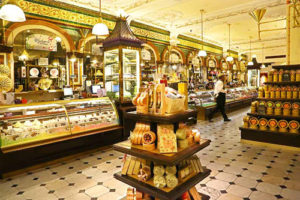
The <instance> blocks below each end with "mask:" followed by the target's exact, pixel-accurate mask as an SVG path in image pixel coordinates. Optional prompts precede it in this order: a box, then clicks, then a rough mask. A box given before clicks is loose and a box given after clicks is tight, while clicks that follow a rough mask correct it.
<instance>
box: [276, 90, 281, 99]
mask: <svg viewBox="0 0 300 200" xmlns="http://www.w3.org/2000/svg"><path fill="white" fill-rule="evenodd" d="M280 97H281V89H280V87H277V88H276V92H275V98H276V99H280Z"/></svg>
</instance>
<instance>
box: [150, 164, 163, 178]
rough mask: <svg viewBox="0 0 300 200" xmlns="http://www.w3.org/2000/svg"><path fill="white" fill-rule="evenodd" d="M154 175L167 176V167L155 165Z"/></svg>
mask: <svg viewBox="0 0 300 200" xmlns="http://www.w3.org/2000/svg"><path fill="white" fill-rule="evenodd" d="M153 174H154V175H156V176H163V175H164V174H165V167H164V166H163V165H155V166H154V168H153Z"/></svg>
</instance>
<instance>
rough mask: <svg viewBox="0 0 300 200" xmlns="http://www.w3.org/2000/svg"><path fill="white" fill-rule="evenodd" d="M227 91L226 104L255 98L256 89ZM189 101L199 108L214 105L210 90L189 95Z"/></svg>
mask: <svg viewBox="0 0 300 200" xmlns="http://www.w3.org/2000/svg"><path fill="white" fill-rule="evenodd" d="M227 91H228V92H227V94H226V102H232V101H238V100H242V99H248V98H255V97H256V96H257V92H256V89H255V88H253V87H252V88H251V87H249V88H247V87H238V88H232V89H228V90H227ZM189 100H190V101H194V102H195V104H196V105H197V106H201V107H210V106H214V105H216V103H215V101H214V95H213V91H212V90H209V91H199V92H195V93H191V94H190V95H189Z"/></svg>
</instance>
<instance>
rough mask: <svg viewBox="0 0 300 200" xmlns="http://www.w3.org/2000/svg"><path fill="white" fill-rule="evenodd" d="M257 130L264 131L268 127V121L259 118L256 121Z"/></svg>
mask: <svg viewBox="0 0 300 200" xmlns="http://www.w3.org/2000/svg"><path fill="white" fill-rule="evenodd" d="M258 126H259V130H262V131H266V130H267V126H268V120H267V119H265V118H261V119H259V121H258Z"/></svg>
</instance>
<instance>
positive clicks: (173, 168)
mask: <svg viewBox="0 0 300 200" xmlns="http://www.w3.org/2000/svg"><path fill="white" fill-rule="evenodd" d="M176 173H177V168H176V165H173V166H167V167H166V174H173V175H175V174H176Z"/></svg>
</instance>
